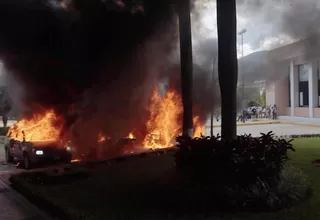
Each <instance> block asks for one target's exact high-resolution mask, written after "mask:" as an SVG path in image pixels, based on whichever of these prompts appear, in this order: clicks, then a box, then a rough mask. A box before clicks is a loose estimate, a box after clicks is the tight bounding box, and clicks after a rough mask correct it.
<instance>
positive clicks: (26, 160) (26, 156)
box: [23, 154, 32, 170]
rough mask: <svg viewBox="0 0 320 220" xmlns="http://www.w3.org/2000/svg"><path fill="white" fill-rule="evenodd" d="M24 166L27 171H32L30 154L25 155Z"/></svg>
mask: <svg viewBox="0 0 320 220" xmlns="http://www.w3.org/2000/svg"><path fill="white" fill-rule="evenodd" d="M23 165H24V168H25V169H26V170H30V169H31V165H32V164H31V161H30V158H29V156H28V154H24V155H23Z"/></svg>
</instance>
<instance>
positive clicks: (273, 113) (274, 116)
mask: <svg viewBox="0 0 320 220" xmlns="http://www.w3.org/2000/svg"><path fill="white" fill-rule="evenodd" d="M272 119H273V120H276V119H277V106H276V104H274V105H273V107H272Z"/></svg>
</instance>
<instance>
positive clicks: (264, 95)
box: [256, 91, 266, 106]
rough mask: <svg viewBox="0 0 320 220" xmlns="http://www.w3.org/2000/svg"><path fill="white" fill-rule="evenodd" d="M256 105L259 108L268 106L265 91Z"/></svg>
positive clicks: (258, 98)
mask: <svg viewBox="0 0 320 220" xmlns="http://www.w3.org/2000/svg"><path fill="white" fill-rule="evenodd" d="M256 103H257V104H258V105H259V106H266V92H265V91H264V92H263V93H262V94H260V95H259V96H258V97H257V100H256Z"/></svg>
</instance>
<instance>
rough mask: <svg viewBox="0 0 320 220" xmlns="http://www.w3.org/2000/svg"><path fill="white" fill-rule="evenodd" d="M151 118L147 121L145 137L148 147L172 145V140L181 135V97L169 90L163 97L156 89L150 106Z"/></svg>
mask: <svg viewBox="0 0 320 220" xmlns="http://www.w3.org/2000/svg"><path fill="white" fill-rule="evenodd" d="M149 111H150V119H149V120H148V121H147V123H146V127H147V131H148V134H147V135H146V137H145V138H144V141H143V146H144V147H146V148H164V147H170V146H172V141H173V140H174V138H175V137H176V136H177V135H179V133H180V130H181V124H180V123H179V117H180V115H181V114H182V111H183V108H182V102H181V97H180V96H179V95H178V94H177V93H176V92H175V91H174V90H169V91H167V92H166V94H165V95H164V96H163V97H161V96H160V95H159V94H158V91H157V90H155V91H154V92H153V94H152V97H151V104H150V107H149Z"/></svg>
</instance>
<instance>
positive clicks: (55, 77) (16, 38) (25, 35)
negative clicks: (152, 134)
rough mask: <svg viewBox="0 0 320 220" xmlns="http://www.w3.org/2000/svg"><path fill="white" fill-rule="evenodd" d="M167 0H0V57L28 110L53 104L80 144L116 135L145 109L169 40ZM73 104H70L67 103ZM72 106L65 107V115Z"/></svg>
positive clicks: (171, 22)
mask: <svg viewBox="0 0 320 220" xmlns="http://www.w3.org/2000/svg"><path fill="white" fill-rule="evenodd" d="M174 18H175V14H174V11H173V7H172V5H171V4H168V2H165V1H161V3H159V2H158V3H157V2H154V1H144V2H142V3H141V4H139V5H138V4H136V3H134V4H133V3H131V4H129V3H128V4H126V3H125V2H124V3H123V4H120V5H119V4H118V3H116V2H115V3H113V2H110V1H108V2H106V3H104V2H102V1H99V0H90V1H80V0H78V1H74V2H73V4H72V5H71V6H70V8H67V10H66V9H65V8H59V7H57V5H55V7H52V4H48V2H46V1H35V0H34V1H19V2H17V1H6V2H5V1H1V2H0V26H1V34H0V56H1V59H2V60H3V61H4V63H5V66H6V69H7V70H8V72H9V73H10V74H12V76H13V77H14V78H15V79H16V80H17V81H18V82H19V83H20V85H21V86H22V88H23V90H24V94H23V97H22V98H23V100H22V101H23V104H24V106H26V107H27V108H28V109H27V110H29V111H24V114H26V113H28V112H38V111H41V110H42V109H48V108H53V109H54V110H55V111H56V112H58V114H59V115H61V116H63V118H65V119H66V120H67V122H68V124H67V127H66V129H71V131H72V137H73V138H75V139H77V140H75V142H78V143H80V145H82V146H83V147H87V146H88V145H90V144H92V143H94V142H96V141H93V140H96V134H97V133H98V131H99V130H102V131H103V132H104V133H106V134H108V135H110V136H116V137H123V136H124V135H126V133H128V132H130V130H131V129H132V128H134V127H135V126H137V127H139V126H140V124H142V123H145V118H144V117H145V111H146V109H145V108H144V107H145V105H144V103H146V102H147V101H148V99H149V97H150V94H151V92H152V89H153V87H154V84H155V83H156V82H157V81H156V80H157V79H158V75H159V74H160V73H159V71H158V69H159V66H161V65H165V64H169V61H168V60H167V57H168V55H169V53H170V52H171V50H172V49H171V48H172V46H173V45H174V44H175V43H176V32H175V31H173V30H175V28H174V27H175V19H174ZM72 108H73V109H76V110H75V111H73V112H72V111H70V109H72ZM71 112H72V114H71Z"/></svg>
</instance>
